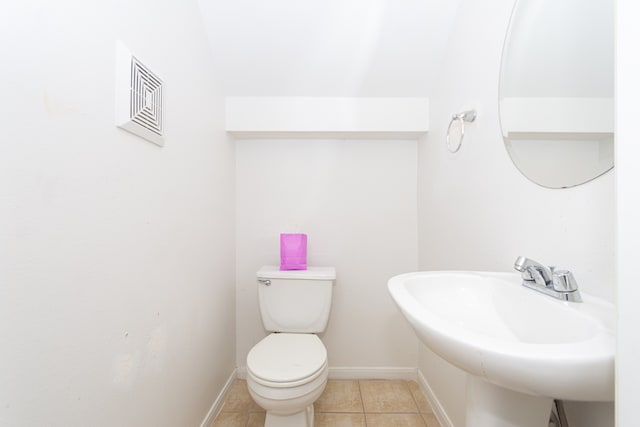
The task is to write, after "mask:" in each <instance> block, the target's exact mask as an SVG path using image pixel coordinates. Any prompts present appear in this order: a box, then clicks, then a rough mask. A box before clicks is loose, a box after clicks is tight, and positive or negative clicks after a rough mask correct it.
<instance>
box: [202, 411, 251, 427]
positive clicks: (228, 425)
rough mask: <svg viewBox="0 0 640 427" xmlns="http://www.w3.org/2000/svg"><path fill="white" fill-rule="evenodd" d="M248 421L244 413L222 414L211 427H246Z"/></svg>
mask: <svg viewBox="0 0 640 427" xmlns="http://www.w3.org/2000/svg"><path fill="white" fill-rule="evenodd" d="M248 419H249V414H247V413H244V412H220V413H219V414H218V416H217V417H216V419H215V420H214V421H213V424H211V427H245V426H246V425H247V420H248Z"/></svg>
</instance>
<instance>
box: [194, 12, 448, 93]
mask: <svg viewBox="0 0 640 427" xmlns="http://www.w3.org/2000/svg"><path fill="white" fill-rule="evenodd" d="M459 2H460V0H402V1H394V0H349V1H344V0H323V1H320V2H309V1H299V0H270V1H268V2H265V1H263V0H233V1H231V0H199V3H200V6H201V8H202V13H203V17H204V21H205V24H206V27H207V32H208V34H209V40H210V42H211V48H212V49H213V52H214V60H215V61H216V69H217V70H218V71H219V75H220V78H221V81H222V82H223V83H224V87H225V93H226V94H227V95H229V96H332V97H341V96H346V97H349V96H368V97H394V96H408V97H415V96H428V95H429V93H430V92H431V90H432V88H433V84H434V77H435V74H436V72H437V70H438V64H439V63H440V59H441V58H442V56H443V54H444V49H445V45H446V40H447V37H448V36H449V31H450V29H451V22H452V19H453V17H454V16H455V11H456V8H457V6H458V3H459Z"/></svg>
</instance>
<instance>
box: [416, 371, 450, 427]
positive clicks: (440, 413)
mask: <svg viewBox="0 0 640 427" xmlns="http://www.w3.org/2000/svg"><path fill="white" fill-rule="evenodd" d="M417 376H418V380H417V381H418V385H420V389H421V390H422V393H424V395H425V397H426V398H427V400H428V401H429V404H430V405H431V409H433V415H435V416H436V418H437V419H438V421H439V422H440V425H441V426H442V427H455V426H454V425H453V423H452V422H451V419H450V418H449V416H448V415H447V413H446V412H445V410H444V408H443V407H442V404H441V403H440V401H439V400H438V398H437V397H436V395H435V393H434V392H433V390H432V389H431V387H430V386H429V383H427V380H426V378H425V377H424V375H423V374H422V371H420V370H418V371H417Z"/></svg>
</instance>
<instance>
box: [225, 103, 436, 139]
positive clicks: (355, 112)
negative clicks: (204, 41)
mask: <svg viewBox="0 0 640 427" xmlns="http://www.w3.org/2000/svg"><path fill="white" fill-rule="evenodd" d="M226 130H227V132H229V133H230V134H232V135H233V136H235V137H236V138H290V137H303V138H304V137H306V138H309V137H313V138H322V137H340V138H401V139H407V138H411V139H413V138H417V137H419V136H420V135H424V134H425V133H426V132H427V131H428V130H429V100H428V99H427V98H320V97H318V98H310V97H283V98H265V97H262V98H250V97H231V98H227V99H226Z"/></svg>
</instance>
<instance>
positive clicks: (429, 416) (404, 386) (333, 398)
mask: <svg viewBox="0 0 640 427" xmlns="http://www.w3.org/2000/svg"><path fill="white" fill-rule="evenodd" d="M264 417H265V412H264V410H263V409H262V408H260V407H259V406H258V405H257V404H256V403H254V402H253V400H252V399H251V396H250V395H249V391H248V390H247V383H246V381H244V380H236V381H235V382H234V384H233V386H232V388H231V390H230V392H229V396H228V397H227V400H226V401H225V403H224V405H223V407H222V410H221V412H220V414H218V416H217V417H216V419H215V420H214V421H213V424H212V425H211V427H262V426H264ZM315 426H316V427H352V426H353V427H440V423H439V422H438V420H437V419H436V417H435V416H434V415H433V411H432V410H431V406H429V403H428V402H427V400H426V399H425V397H424V395H423V394H422V392H421V391H420V387H419V386H418V384H417V383H416V382H415V381H396V380H366V381H356V380H353V381H352V380H329V382H328V383H327V387H326V389H325V390H324V393H323V394H322V396H320V398H319V399H318V400H317V401H316V403H315Z"/></svg>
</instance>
